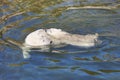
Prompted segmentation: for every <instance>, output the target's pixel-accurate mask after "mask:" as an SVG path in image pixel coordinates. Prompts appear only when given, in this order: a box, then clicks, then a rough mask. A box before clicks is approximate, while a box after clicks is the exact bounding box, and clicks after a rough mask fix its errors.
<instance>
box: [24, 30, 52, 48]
mask: <svg viewBox="0 0 120 80" xmlns="http://www.w3.org/2000/svg"><path fill="white" fill-rule="evenodd" d="M50 42H51V40H50V37H49V36H48V34H47V33H46V32H45V30H44V29H39V30H37V31H34V32H32V33H30V34H29V35H28V36H27V37H26V38H25V44H27V45H30V46H42V45H49V44H50Z"/></svg>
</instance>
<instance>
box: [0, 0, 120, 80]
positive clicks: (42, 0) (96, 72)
mask: <svg viewBox="0 0 120 80" xmlns="http://www.w3.org/2000/svg"><path fill="white" fill-rule="evenodd" d="M119 3H120V1H119V0H37V1H35V0H25V1H24V0H3V1H1V3H0V80H120V78H119V76H120V63H119V60H120V28H119V27H120V26H119V25H120V5H119ZM47 28H60V29H63V30H64V31H68V32H70V33H74V34H83V35H84V34H94V33H98V34H100V39H101V40H102V41H104V44H101V45H100V46H98V47H93V48H85V49H84V48H80V47H76V46H71V45H68V46H65V47H61V48H56V49H54V50H57V51H61V53H59V54H58V53H49V52H39V51H31V52H30V55H31V58H30V59H23V55H22V50H21V48H20V47H19V46H18V45H15V44H16V43H18V44H22V43H23V42H24V39H25V37H26V36H27V34H29V33H30V32H32V31H35V30H37V29H47ZM9 41H12V43H11V42H9Z"/></svg>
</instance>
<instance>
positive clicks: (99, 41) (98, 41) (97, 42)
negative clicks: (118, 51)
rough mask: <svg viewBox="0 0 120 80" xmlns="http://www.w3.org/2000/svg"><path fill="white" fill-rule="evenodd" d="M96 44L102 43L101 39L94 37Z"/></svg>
mask: <svg viewBox="0 0 120 80" xmlns="http://www.w3.org/2000/svg"><path fill="white" fill-rule="evenodd" d="M94 43H95V46H97V45H100V44H101V43H102V41H101V40H99V39H94Z"/></svg>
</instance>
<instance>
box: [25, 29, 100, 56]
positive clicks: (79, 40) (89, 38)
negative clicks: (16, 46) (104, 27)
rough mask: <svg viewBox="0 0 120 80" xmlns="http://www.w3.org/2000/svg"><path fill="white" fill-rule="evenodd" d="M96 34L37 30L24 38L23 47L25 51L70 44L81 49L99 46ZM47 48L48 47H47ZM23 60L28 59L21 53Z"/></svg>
mask: <svg viewBox="0 0 120 80" xmlns="http://www.w3.org/2000/svg"><path fill="white" fill-rule="evenodd" d="M99 43H100V41H99V40H98V34H88V35H79V34H71V33H68V32H65V31H62V30H61V29H56V28H50V29H39V30H36V31H34V32H32V33H30V34H29V35H28V36H27V37H26V38H25V43H24V46H25V47H27V50H28V49H30V48H34V47H40V48H45V46H49V45H60V44H70V45H75V46H81V47H93V46H95V45H97V44H99ZM47 48H48V47H47ZM23 55H24V58H27V57H28V54H27V56H26V52H25V54H24V53H23Z"/></svg>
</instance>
